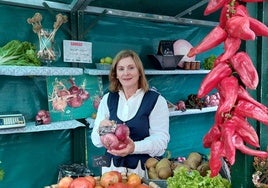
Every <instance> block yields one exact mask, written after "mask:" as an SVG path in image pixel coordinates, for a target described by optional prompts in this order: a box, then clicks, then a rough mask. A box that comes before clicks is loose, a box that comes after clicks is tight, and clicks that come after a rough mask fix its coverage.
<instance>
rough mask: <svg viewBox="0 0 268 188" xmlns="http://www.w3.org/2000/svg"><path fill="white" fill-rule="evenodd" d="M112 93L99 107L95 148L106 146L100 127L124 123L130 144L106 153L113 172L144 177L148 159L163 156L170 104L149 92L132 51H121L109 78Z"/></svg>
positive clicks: (140, 66) (137, 60)
mask: <svg viewBox="0 0 268 188" xmlns="http://www.w3.org/2000/svg"><path fill="white" fill-rule="evenodd" d="M109 81H110V86H109V89H110V92H108V93H107V94H105V95H104V96H103V98H102V100H101V102H100V105H99V107H98V112H97V116H96V119H95V125H94V128H93V131H92V134H91V138H92V142H93V144H94V145H95V146H96V147H103V144H102V143H101V140H100V136H99V132H98V130H99V127H101V126H109V125H113V124H112V120H113V121H115V122H117V123H124V124H126V125H127V126H128V127H129V129H130V136H129V144H128V145H127V147H126V148H124V149H121V150H107V152H106V155H107V157H108V159H109V161H110V166H109V167H105V168H103V169H102V173H104V172H106V171H110V170H118V171H120V172H125V173H129V172H135V173H137V174H139V175H140V176H144V163H145V161H146V160H147V159H148V158H149V157H155V156H161V155H163V154H164V152H165V150H166V148H167V145H168V142H169V140H170V135H169V111H168V106H167V102H166V100H165V99H164V97H163V96H161V95H160V94H159V93H157V92H155V91H152V90H149V86H148V82H147V80H146V77H145V74H144V69H143V65H142V62H141V60H140V58H139V56H138V55H137V54H136V53H135V52H134V51H131V50H123V51H121V52H119V53H118V54H117V55H116V56H115V58H114V60H113V64H112V68H111V71H110V75H109Z"/></svg>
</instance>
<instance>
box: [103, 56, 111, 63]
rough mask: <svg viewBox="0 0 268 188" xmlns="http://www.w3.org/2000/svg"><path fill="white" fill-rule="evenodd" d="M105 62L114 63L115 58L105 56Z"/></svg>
mask: <svg viewBox="0 0 268 188" xmlns="http://www.w3.org/2000/svg"><path fill="white" fill-rule="evenodd" d="M104 62H105V63H107V64H112V63H113V58H111V57H109V56H107V57H105V59H104Z"/></svg>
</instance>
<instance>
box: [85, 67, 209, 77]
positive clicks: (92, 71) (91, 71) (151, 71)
mask: <svg viewBox="0 0 268 188" xmlns="http://www.w3.org/2000/svg"><path fill="white" fill-rule="evenodd" d="M109 72H110V70H99V69H85V70H84V73H85V74H89V75H96V76H97V75H109ZM209 72H210V70H154V69H146V70H145V74H146V75H166V74H169V75H172V74H207V73H209Z"/></svg>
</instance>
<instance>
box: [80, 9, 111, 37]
mask: <svg viewBox="0 0 268 188" xmlns="http://www.w3.org/2000/svg"><path fill="white" fill-rule="evenodd" d="M107 12H108V11H107V10H106V9H104V10H103V11H102V12H101V14H99V15H98V17H97V18H95V19H94V20H93V22H92V23H91V24H90V25H89V26H88V27H87V28H86V29H85V31H84V32H83V33H81V35H80V36H79V38H84V36H85V35H86V34H87V33H88V32H89V31H90V29H92V28H93V27H94V26H95V25H96V24H97V23H98V21H99V20H100V19H101V18H103V17H104V16H105V15H106V14H107Z"/></svg>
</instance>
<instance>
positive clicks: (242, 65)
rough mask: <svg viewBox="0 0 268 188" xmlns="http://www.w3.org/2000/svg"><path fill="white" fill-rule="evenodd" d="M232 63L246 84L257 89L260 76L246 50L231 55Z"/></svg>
mask: <svg viewBox="0 0 268 188" xmlns="http://www.w3.org/2000/svg"><path fill="white" fill-rule="evenodd" d="M230 63H231V65H232V67H233V68H234V70H235V71H236V72H237V73H238V75H239V77H240V79H241V81H242V82H243V83H244V84H245V86H246V87H248V88H250V89H256V87H257V86H258V84H259V76H258V72H257V70H256V68H255V67H254V64H253V62H252V61H251V59H250V57H249V55H248V54H247V53H245V52H238V53H236V54H235V55H234V56H233V57H231V59H230Z"/></svg>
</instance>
